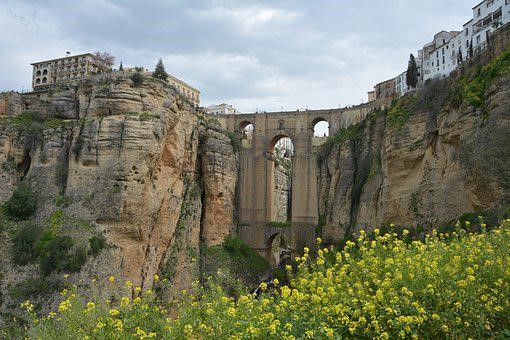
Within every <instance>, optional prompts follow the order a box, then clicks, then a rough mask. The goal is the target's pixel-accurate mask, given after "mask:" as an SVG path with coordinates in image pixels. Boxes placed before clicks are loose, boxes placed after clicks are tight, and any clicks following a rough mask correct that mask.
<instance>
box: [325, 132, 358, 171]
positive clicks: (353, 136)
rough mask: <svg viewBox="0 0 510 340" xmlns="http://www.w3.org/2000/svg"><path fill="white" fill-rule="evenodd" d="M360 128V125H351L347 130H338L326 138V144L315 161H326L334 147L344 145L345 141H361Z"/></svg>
mask: <svg viewBox="0 0 510 340" xmlns="http://www.w3.org/2000/svg"><path fill="white" fill-rule="evenodd" d="M361 133H362V126H361V124H356V125H351V126H349V127H347V128H343V129H340V130H339V131H338V132H337V133H336V134H335V135H333V136H330V137H328V139H327V140H326V142H325V143H324V144H323V145H322V146H321V147H320V149H319V151H318V154H317V160H318V161H319V163H321V162H323V161H324V160H326V158H327V157H328V156H329V155H330V154H331V151H333V148H334V147H335V145H339V144H342V143H344V142H345V141H357V140H359V139H361Z"/></svg>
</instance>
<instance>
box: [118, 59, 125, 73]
mask: <svg viewBox="0 0 510 340" xmlns="http://www.w3.org/2000/svg"><path fill="white" fill-rule="evenodd" d="M119 71H124V67H123V66H122V61H121V62H120V65H119Z"/></svg>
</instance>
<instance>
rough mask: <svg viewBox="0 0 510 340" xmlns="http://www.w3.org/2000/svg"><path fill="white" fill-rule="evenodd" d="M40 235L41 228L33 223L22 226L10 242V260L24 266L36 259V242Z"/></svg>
mask: <svg viewBox="0 0 510 340" xmlns="http://www.w3.org/2000/svg"><path fill="white" fill-rule="evenodd" d="M41 235H42V231H41V228H39V226H38V225H36V224H34V223H27V224H25V225H23V226H22V227H21V228H20V229H19V230H18V231H17V232H16V234H15V235H14V238H13V240H12V243H13V245H12V260H13V261H14V263H16V264H19V265H26V264H28V263H31V262H33V261H35V260H36V259H37V256H38V252H37V242H39V239H40V237H41Z"/></svg>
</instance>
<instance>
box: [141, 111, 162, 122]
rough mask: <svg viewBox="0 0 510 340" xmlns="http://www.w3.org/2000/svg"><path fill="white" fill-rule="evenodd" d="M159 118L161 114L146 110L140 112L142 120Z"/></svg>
mask: <svg viewBox="0 0 510 340" xmlns="http://www.w3.org/2000/svg"><path fill="white" fill-rule="evenodd" d="M160 118H161V116H160V115H158V114H156V113H152V112H147V111H144V112H142V113H140V120H141V121H144V120H158V119H160Z"/></svg>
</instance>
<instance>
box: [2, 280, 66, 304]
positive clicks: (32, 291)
mask: <svg viewBox="0 0 510 340" xmlns="http://www.w3.org/2000/svg"><path fill="white" fill-rule="evenodd" d="M62 288H63V284H62V282H60V281H59V280H58V279H57V278H54V277H33V278H28V279H26V280H24V281H21V282H19V283H18V284H16V285H15V286H14V287H12V288H11V289H9V293H10V295H11V297H13V298H14V299H16V300H18V301H23V302H24V301H27V300H28V299H34V298H37V297H42V296H49V295H50V294H51V293H53V292H56V291H59V290H60V289H62Z"/></svg>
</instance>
